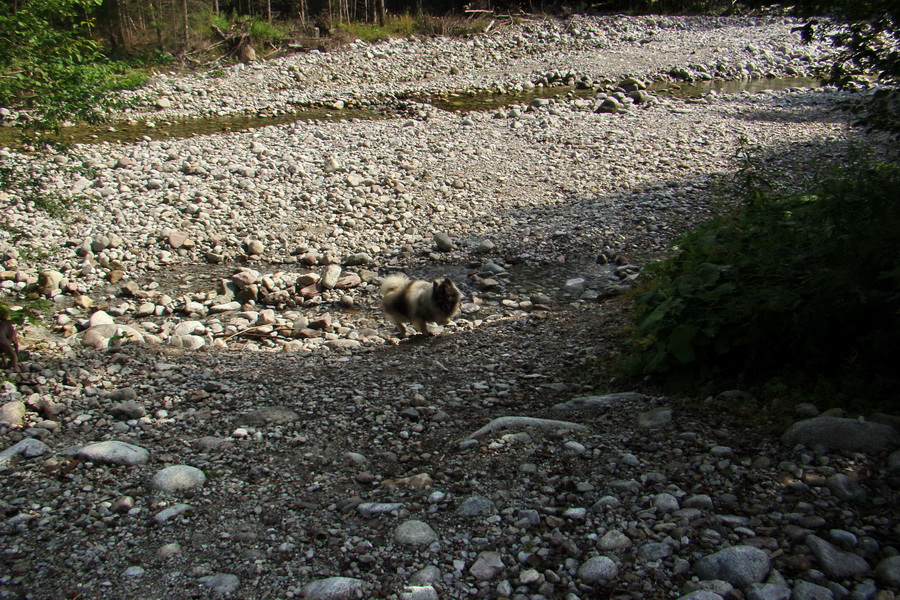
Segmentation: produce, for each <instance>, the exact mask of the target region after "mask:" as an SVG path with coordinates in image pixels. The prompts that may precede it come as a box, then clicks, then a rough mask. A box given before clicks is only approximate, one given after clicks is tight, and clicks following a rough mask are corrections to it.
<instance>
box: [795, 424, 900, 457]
mask: <svg viewBox="0 0 900 600" xmlns="http://www.w3.org/2000/svg"><path fill="white" fill-rule="evenodd" d="M781 442H782V443H783V444H784V445H785V446H795V445H797V444H802V445H804V446H807V447H810V448H812V447H813V446H825V447H826V448H831V449H832V450H848V451H850V452H873V453H874V452H881V451H882V450H887V449H890V448H893V447H895V446H898V445H900V433H897V430H896V429H894V428H893V427H890V426H889V425H883V424H881V423H873V422H871V421H859V420H857V419H842V418H840V417H816V418H814V419H806V420H805V421H798V422H797V423H794V424H793V425H791V426H790V427H789V428H788V430H787V431H785V432H784V434H783V435H782V436H781Z"/></svg>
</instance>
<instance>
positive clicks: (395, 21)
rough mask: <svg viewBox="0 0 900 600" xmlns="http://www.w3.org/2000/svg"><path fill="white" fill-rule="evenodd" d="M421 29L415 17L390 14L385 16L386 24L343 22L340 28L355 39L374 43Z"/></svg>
mask: <svg viewBox="0 0 900 600" xmlns="http://www.w3.org/2000/svg"><path fill="white" fill-rule="evenodd" d="M418 29H419V23H418V21H417V20H416V19H415V17H413V16H411V15H408V14H402V15H389V16H387V17H386V18H385V22H384V25H377V24H375V23H361V22H358V21H357V22H354V23H341V24H340V25H338V30H339V31H342V32H345V33H346V34H347V35H348V36H349V37H351V38H353V39H360V40H363V41H364V42H368V43H370V44H371V43H374V42H382V41H385V40H389V39H391V38H394V37H406V36H410V35H413V34H414V33H416V32H417V31H418Z"/></svg>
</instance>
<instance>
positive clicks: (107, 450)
mask: <svg viewBox="0 0 900 600" xmlns="http://www.w3.org/2000/svg"><path fill="white" fill-rule="evenodd" d="M77 457H78V458H79V459H80V460H84V461H88V462H93V463H98V464H107V465H126V466H136V465H142V464H144V463H146V462H147V461H148V460H150V452H148V451H147V450H145V449H144V448H141V447H140V446H135V445H134V444H129V443H128V442H119V441H107V442H97V443H96V444H88V445H87V446H83V447H82V448H80V449H79V450H78V453H77Z"/></svg>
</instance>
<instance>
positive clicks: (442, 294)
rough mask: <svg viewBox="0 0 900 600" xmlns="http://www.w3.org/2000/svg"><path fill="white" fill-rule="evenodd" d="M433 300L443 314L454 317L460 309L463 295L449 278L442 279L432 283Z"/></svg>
mask: <svg viewBox="0 0 900 600" xmlns="http://www.w3.org/2000/svg"><path fill="white" fill-rule="evenodd" d="M431 298H432V301H433V302H434V304H435V306H437V307H438V309H439V310H440V311H441V312H442V313H444V314H446V315H448V316H453V315H454V314H455V313H456V311H457V310H458V309H459V302H460V299H461V298H462V294H460V293H459V290H458V289H457V287H456V286H455V285H454V284H453V281H452V280H451V279H450V278H449V277H441V278H440V279H435V280H434V281H433V282H432V283H431Z"/></svg>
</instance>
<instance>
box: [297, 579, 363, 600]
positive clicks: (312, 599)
mask: <svg viewBox="0 0 900 600" xmlns="http://www.w3.org/2000/svg"><path fill="white" fill-rule="evenodd" d="M364 589H365V583H364V582H363V581H362V580H360V579H355V578H353V577H327V578H325V579H317V580H316V581H311V582H310V583H307V584H306V585H304V586H303V590H302V594H303V597H304V598H306V600H351V599H353V598H356V597H357V594H359V593H360V592H362V590H364Z"/></svg>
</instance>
